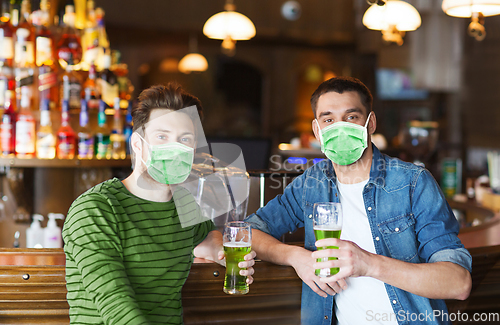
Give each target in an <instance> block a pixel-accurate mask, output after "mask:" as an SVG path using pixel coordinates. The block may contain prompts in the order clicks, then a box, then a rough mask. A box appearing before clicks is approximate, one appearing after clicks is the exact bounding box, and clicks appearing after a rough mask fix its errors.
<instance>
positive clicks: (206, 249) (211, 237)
mask: <svg viewBox="0 0 500 325" xmlns="http://www.w3.org/2000/svg"><path fill="white" fill-rule="evenodd" d="M221 249H222V234H221V233H220V231H217V230H212V231H211V232H209V233H208V235H207V237H206V238H205V239H204V240H203V241H202V242H201V243H200V244H198V246H196V247H195V248H194V251H193V253H194V256H196V257H200V258H204V259H207V260H211V261H214V262H217V263H219V264H221V265H224V262H223V261H220V260H219V259H218V253H219V251H220V250H221Z"/></svg>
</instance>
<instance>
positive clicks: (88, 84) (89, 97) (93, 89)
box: [83, 62, 100, 109]
mask: <svg viewBox="0 0 500 325" xmlns="http://www.w3.org/2000/svg"><path fill="white" fill-rule="evenodd" d="M83 92H84V94H85V100H86V101H87V104H88V107H89V109H98V108H99V97H100V96H99V90H98V89H97V84H96V71H95V64H94V62H92V63H91V64H90V69H89V76H88V78H87V80H85V83H84V84H83Z"/></svg>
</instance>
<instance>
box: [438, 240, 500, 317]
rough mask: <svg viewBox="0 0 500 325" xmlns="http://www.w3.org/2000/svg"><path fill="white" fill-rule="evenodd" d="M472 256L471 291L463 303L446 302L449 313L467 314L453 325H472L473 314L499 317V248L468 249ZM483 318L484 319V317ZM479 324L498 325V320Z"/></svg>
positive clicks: (456, 301) (455, 301) (457, 301)
mask: <svg viewBox="0 0 500 325" xmlns="http://www.w3.org/2000/svg"><path fill="white" fill-rule="evenodd" d="M469 251H470V253H471V254H472V290H471V293H470V296H469V298H468V299H466V300H464V301H459V300H447V301H446V304H447V305H448V309H449V313H457V312H458V311H460V313H461V314H467V317H468V318H462V319H461V320H462V321H457V322H455V323H454V324H455V325H458V324H472V322H467V321H463V320H466V319H469V320H472V319H473V317H474V314H475V313H483V315H486V316H488V314H490V316H492V317H494V316H495V315H496V317H500V246H492V247H479V248H471V249H469ZM486 316H484V317H486ZM480 324H484V325H487V324H499V318H497V319H496V321H495V320H493V321H482V322H480Z"/></svg>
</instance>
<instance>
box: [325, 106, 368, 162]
mask: <svg viewBox="0 0 500 325" xmlns="http://www.w3.org/2000/svg"><path fill="white" fill-rule="evenodd" d="M371 114H372V113H371V112H370V115H371ZM370 115H368V119H367V120H366V124H365V126H364V127H363V126H361V125H357V124H354V123H349V122H336V123H333V124H330V125H328V126H327V127H325V128H323V129H322V130H320V133H319V138H320V142H321V151H322V152H323V153H324V154H325V156H326V157H327V158H328V159H330V160H331V161H332V162H334V163H335V164H337V165H342V166H345V165H350V164H353V163H355V162H356V161H358V160H359V158H361V156H362V155H363V152H364V151H365V149H366V148H367V147H368V129H367V126H368V121H370ZM316 123H317V125H318V128H319V123H318V121H317V120H316Z"/></svg>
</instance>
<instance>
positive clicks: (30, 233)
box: [26, 214, 44, 248]
mask: <svg viewBox="0 0 500 325" xmlns="http://www.w3.org/2000/svg"><path fill="white" fill-rule="evenodd" d="M42 221H43V216H42V215H41V214H34V215H33V222H32V223H31V226H30V227H29V228H28V229H26V247H27V248H43V247H44V236H43V235H44V231H43V229H42V225H41V224H40V222H42Z"/></svg>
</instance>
